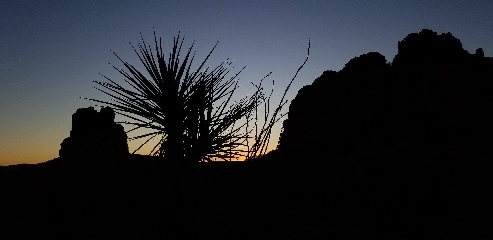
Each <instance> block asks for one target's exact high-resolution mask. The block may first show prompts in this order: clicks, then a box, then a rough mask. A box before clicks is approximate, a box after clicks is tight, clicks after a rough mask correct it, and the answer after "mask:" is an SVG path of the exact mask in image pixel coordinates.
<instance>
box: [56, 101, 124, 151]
mask: <svg viewBox="0 0 493 240" xmlns="http://www.w3.org/2000/svg"><path fill="white" fill-rule="evenodd" d="M114 119H115V112H114V111H113V109H112V108H110V107H103V108H101V110H100V111H99V112H98V111H96V110H95V109H94V108H93V107H88V108H79V109H77V111H76V112H75V113H74V114H73V115H72V130H71V131H70V136H69V137H68V138H65V139H64V140H63V142H62V143H61V148H60V151H59V155H60V157H62V158H83V157H84V158H85V157H122V156H126V155H128V154H129V152H128V145H127V134H126V133H125V131H124V129H123V126H122V125H120V124H117V123H115V122H114Z"/></svg>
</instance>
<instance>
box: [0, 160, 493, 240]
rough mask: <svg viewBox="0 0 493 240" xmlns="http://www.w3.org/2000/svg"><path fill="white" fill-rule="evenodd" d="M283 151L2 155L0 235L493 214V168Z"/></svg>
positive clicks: (309, 232)
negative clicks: (300, 159)
mask: <svg viewBox="0 0 493 240" xmlns="http://www.w3.org/2000/svg"><path fill="white" fill-rule="evenodd" d="M275 155H276V153H274V154H271V155H270V156H269V157H267V158H266V159H264V161H258V162H250V163H238V162H231V163H225V162H222V163H203V164H197V166H195V167H191V166H188V167H183V166H182V167H176V166H171V164H159V162H162V161H161V160H162V159H158V158H151V157H143V156H132V157H129V158H127V159H115V160H108V159H105V160H104V161H103V160H96V159H94V161H92V162H91V161H90V160H86V161H85V162H75V161H74V160H72V159H60V158H58V159H54V160H52V161H48V162H45V163H41V164H37V165H18V166H8V167H0V184H1V185H0V186H1V189H2V197H1V200H0V206H1V221H2V224H1V225H0V226H1V229H0V239H62V238H63V239H116V238H121V237H130V238H131V239H181V238H187V239H190V238H191V239H198V238H202V239H259V238H262V239H263V238H272V239H368V238H376V239H465V238H466V239H467V238H470V237H473V236H474V235H476V236H478V235H479V234H480V233H481V234H482V233H487V230H488V229H489V226H490V224H491V218H492V215H491V211H490V210H491V207H490V205H486V204H485V203H486V197H487V193H488V192H491V191H490V190H488V189H489V188H490V186H489V184H486V182H485V181H486V178H488V179H490V176H488V175H482V174H486V173H487V172H488V171H489V170H482V171H478V172H477V174H472V175H468V176H467V177H471V179H465V177H466V176H465V175H464V176H463V177H460V176H455V177H452V176H450V175H447V174H444V173H436V172H434V173H426V172H422V171H421V172H414V173H413V174H411V172H410V171H401V172H399V171H394V172H382V171H380V170H378V169H361V168H357V167H354V166H350V165H348V164H346V165H342V164H340V165H332V166H318V167H317V168H312V167H310V166H306V165H305V166H303V165H302V164H300V165H298V166H290V165H289V164H283V165H280V164H277V163H278V162H279V161H280V159H279V156H275ZM98 161H99V162H98ZM158 169H163V171H162V172H159V171H158ZM180 171H181V172H182V173H183V174H174V173H178V172H180ZM184 172H187V173H186V174H184Z"/></svg>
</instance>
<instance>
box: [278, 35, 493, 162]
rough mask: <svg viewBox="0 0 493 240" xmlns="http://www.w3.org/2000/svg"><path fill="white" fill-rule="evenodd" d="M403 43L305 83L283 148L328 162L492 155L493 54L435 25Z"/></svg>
mask: <svg viewBox="0 0 493 240" xmlns="http://www.w3.org/2000/svg"><path fill="white" fill-rule="evenodd" d="M398 48H399V50H398V53H397V55H396V56H395V58H394V60H393V61H392V63H391V64H390V63H387V61H386V59H385V57H384V56H382V55H381V54H379V53H367V54H364V55H361V56H359V57H356V58H354V59H352V60H350V61H349V62H348V63H347V64H346V66H345V67H344V68H343V69H342V70H341V71H339V72H334V71H326V72H324V73H323V74H322V75H321V76H320V77H319V78H317V79H316V80H315V81H314V82H313V84H312V85H308V86H305V87H303V88H302V89H301V90H300V91H299V92H298V95H297V96H296V98H295V99H294V100H293V101H292V103H291V106H290V109H289V116H288V119H287V120H286V121H285V122H284V123H283V128H284V129H283V133H282V134H281V137H280V143H279V146H278V148H279V151H280V152H284V153H285V154H287V155H291V154H295V155H299V156H307V157H308V156H310V157H316V158H319V159H318V160H312V161H324V162H337V161H346V160H345V159H352V160H356V161H357V162H358V161H376V159H380V160H378V161H382V160H381V159H391V158H392V159H393V158H400V159H413V160H412V161H414V162H418V161H428V160H430V159H433V160H434V161H438V160H437V158H447V159H450V158H454V159H460V158H464V157H466V156H467V157H471V156H476V159H477V160H479V159H480V158H483V156H487V155H490V153H489V152H488V151H486V149H487V148H488V147H487V146H489V144H490V143H491V140H489V137H488V136H490V135H491V134H492V133H493V128H492V127H491V124H490V123H491V122H492V121H491V120H493V119H492V118H491V117H490V113H489V111H490V109H491V107H492V104H493V101H492V95H491V90H492V87H493V59H492V58H489V57H484V53H483V51H482V50H481V49H478V50H477V51H476V53H475V54H469V53H468V52H467V51H465V50H464V49H463V48H462V45H461V42H460V41H459V40H458V39H457V38H455V37H453V36H452V35H451V34H450V33H446V34H437V33H435V32H433V31H431V30H422V31H421V32H420V33H412V34H409V35H408V36H407V37H406V38H405V39H404V40H402V41H400V42H399V43H398Z"/></svg>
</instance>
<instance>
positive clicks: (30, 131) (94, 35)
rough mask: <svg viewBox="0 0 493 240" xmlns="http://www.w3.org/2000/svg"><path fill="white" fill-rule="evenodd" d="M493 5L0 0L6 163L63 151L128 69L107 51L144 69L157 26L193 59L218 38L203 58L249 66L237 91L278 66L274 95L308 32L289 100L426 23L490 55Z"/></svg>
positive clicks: (390, 53)
mask: <svg viewBox="0 0 493 240" xmlns="http://www.w3.org/2000/svg"><path fill="white" fill-rule="evenodd" d="M492 9H493V1H481V0H478V1H457V0H448V1H413V0H409V1H396V0H388V1H348V0H345V1H318V0H312V1H301V0H300V1H295V0H284V1H255V0H250V1H222V0H221V1H212V0H211V1H199V0H197V1H187V0H180V1H166V0H159V1H157V0H156V1H124V0H118V1H117V0H111V1H110V0H108V1H106V0H100V1H49V0H47V1H24V0H16V1H13V0H12V1H1V2H0V165H13V164H21V163H39V162H45V161H47V160H50V159H53V158H55V157H57V156H58V151H59V149H60V143H61V142H62V141H63V139H64V138H66V137H68V136H69V134H70V129H71V117H72V114H73V113H74V112H75V111H76V110H77V109H78V108H82V107H89V106H94V105H95V103H94V102H91V101H88V100H85V99H84V98H97V99H102V100H107V99H108V98H107V96H105V95H104V94H102V93H100V92H98V91H97V90H96V89H95V88H94V87H96V84H95V83H93V81H102V80H104V79H103V78H102V76H101V75H99V73H101V74H104V75H105V76H108V77H109V78H111V79H113V80H116V81H119V82H122V81H123V78H122V77H121V75H119V74H118V73H117V72H116V71H115V70H114V69H113V68H112V65H111V64H113V65H115V66H117V67H122V66H121V64H119V62H118V59H117V58H116V57H115V56H114V55H113V54H112V51H113V52H115V53H117V54H118V55H119V56H120V57H121V58H122V59H124V60H125V61H127V62H129V63H131V64H134V65H135V66H139V67H140V65H139V61H138V58H137V57H136V55H135V53H134V52H133V50H132V47H131V44H133V45H136V44H138V43H139V42H140V41H141V35H142V37H143V38H144V40H147V41H148V42H151V41H152V40H153V32H154V31H155V32H156V35H157V36H158V37H162V41H163V48H164V49H165V51H166V52H169V49H170V47H171V46H172V41H173V37H175V36H177V34H178V33H179V32H180V36H182V37H184V38H185V43H184V44H185V46H187V48H188V47H189V46H190V44H191V43H192V42H195V45H194V49H195V51H196V52H197V56H196V57H197V59H203V58H204V57H205V55H206V54H207V53H208V52H209V51H210V50H211V49H212V47H213V46H214V45H215V43H216V42H217V41H219V44H218V46H217V48H216V50H215V51H214V53H213V55H212V57H211V59H210V61H209V62H208V64H210V66H217V65H218V64H219V63H221V62H222V61H224V60H226V59H228V58H229V59H230V60H234V63H233V66H234V67H235V69H241V68H242V67H244V66H246V68H245V70H244V71H243V72H242V73H241V74H240V75H239V82H240V85H242V88H240V90H239V92H238V94H239V95H240V96H242V95H245V94H248V93H249V92H251V91H252V89H251V88H249V87H251V84H250V83H251V82H254V83H258V81H260V79H261V78H262V77H264V76H265V75H267V74H268V73H270V72H272V75H271V76H270V77H269V78H268V80H269V81H267V82H270V80H275V86H274V96H273V100H279V99H280V96H281V94H282V92H283V91H284V88H285V87H286V86H287V84H288V82H289V81H290V80H291V78H292V77H293V76H294V74H295V72H296V70H297V69H298V67H299V66H300V65H301V64H302V63H303V61H304V59H305V57H306V56H307V48H308V42H309V39H310V46H311V47H310V56H309V60H308V62H307V63H306V65H305V67H304V68H303V69H302V70H301V72H300V73H299V75H298V76H297V78H296V79H295V81H294V83H293V85H292V87H291V89H290V90H289V92H288V95H287V99H293V98H294V97H295V96H296V93H297V91H298V90H299V89H300V88H301V87H303V86H305V85H309V84H311V83H312V82H313V81H314V80H315V79H316V78H317V77H318V76H320V75H321V74H322V73H323V72H324V71H326V70H336V71H338V70H340V69H342V68H343V67H344V64H345V63H347V62H348V61H349V60H350V59H352V58H354V57H356V56H359V55H362V54H365V53H368V52H380V53H381V54H383V55H384V56H385V57H386V59H387V61H389V62H391V61H392V59H393V57H394V56H395V54H396V53H397V43H398V41H400V40H402V39H403V38H404V37H405V36H406V35H408V34H410V33H414V32H419V31H420V30H421V29H425V28H426V29H431V30H433V31H435V32H438V33H446V32H450V33H452V34H453V35H454V36H455V37H456V38H458V39H460V40H461V42H462V45H463V47H464V49H466V50H467V51H469V52H471V53H472V52H474V51H475V50H476V49H477V48H483V50H484V52H485V55H486V56H489V57H492V56H493V14H492V13H491V10H492ZM129 42H130V43H131V44H130V43H129ZM109 63H110V64H109ZM286 110H287V108H285V111H286ZM117 120H118V119H117ZM280 127H281V126H280V124H278V125H277V126H276V127H275V129H274V130H273V137H272V139H271V144H272V145H271V148H275V146H276V144H277V140H278V137H279V131H280ZM129 148H130V151H133V150H134V149H135V148H136V144H134V143H129ZM139 153H140V152H139ZM141 154H145V152H142V153H141Z"/></svg>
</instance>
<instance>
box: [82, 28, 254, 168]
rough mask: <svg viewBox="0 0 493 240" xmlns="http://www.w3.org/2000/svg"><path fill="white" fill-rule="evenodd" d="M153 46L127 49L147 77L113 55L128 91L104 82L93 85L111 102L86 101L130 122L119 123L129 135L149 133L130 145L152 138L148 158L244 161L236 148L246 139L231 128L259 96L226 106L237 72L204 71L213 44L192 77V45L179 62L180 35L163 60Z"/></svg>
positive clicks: (160, 51) (227, 66)
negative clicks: (104, 106)
mask: <svg viewBox="0 0 493 240" xmlns="http://www.w3.org/2000/svg"><path fill="white" fill-rule="evenodd" d="M154 43H155V46H154V52H153V50H152V48H151V46H150V45H149V46H148V45H146V43H145V41H144V40H143V38H142V43H140V44H138V50H137V49H135V47H133V46H132V47H133V48H134V51H135V53H136V54H137V56H138V58H139V60H140V61H141V63H142V64H143V66H144V67H145V69H146V73H142V72H140V71H139V70H138V69H137V68H136V67H134V66H133V65H131V64H129V63H128V62H125V61H123V60H122V59H121V58H120V57H118V55H117V54H115V55H116V56H117V57H118V59H120V61H121V62H122V63H123V64H124V66H125V68H124V69H118V68H116V67H114V66H113V67H114V68H115V69H116V70H117V71H118V72H119V73H120V74H122V75H123V76H124V79H125V82H126V83H127V84H129V85H130V86H131V87H130V88H125V87H123V86H122V85H121V84H119V83H117V82H115V81H113V80H111V79H109V78H107V77H105V79H106V80H107V82H99V81H95V83H97V84H98V85H99V86H100V88H97V89H98V90H100V91H101V92H103V93H105V94H107V95H109V96H110V97H112V101H101V100H97V99H90V100H93V101H96V102H100V103H104V104H107V105H110V106H112V107H113V108H114V109H115V111H116V112H117V113H119V114H121V115H123V116H125V117H127V118H128V119H130V120H128V121H125V122H124V123H126V124H129V125H132V126H133V128H132V129H130V130H129V131H128V132H132V131H135V130H137V129H141V128H145V129H148V130H151V132H149V133H145V134H141V135H138V136H135V137H133V138H131V139H130V140H135V139H142V138H144V139H145V141H144V142H143V143H142V145H140V147H138V148H137V149H136V150H135V151H138V150H139V149H140V148H142V146H144V145H145V144H147V143H149V142H150V141H151V140H152V139H156V138H157V140H158V141H157V142H158V143H157V144H156V145H155V146H154V147H153V150H152V152H151V154H152V155H159V156H168V157H172V158H179V159H187V160H190V161H201V160H211V159H217V158H219V159H227V158H230V157H231V156H233V157H238V156H241V155H245V152H246V150H241V148H238V147H239V146H241V145H245V144H246V141H245V139H246V138H247V137H248V136H246V135H245V134H244V133H243V132H240V130H241V128H242V127H243V125H240V126H237V125H235V124H236V123H237V121H238V120H239V119H241V118H242V117H244V116H245V115H247V114H249V113H250V112H252V111H253V110H254V109H255V108H257V106H258V104H259V101H260V99H261V98H262V94H263V93H262V92H261V90H257V91H256V92H255V93H254V94H252V95H251V96H250V97H249V98H242V99H240V100H239V101H236V102H232V101H231V99H232V96H233V94H234V93H235V91H236V89H237V88H238V81H237V78H236V77H237V76H238V74H239V73H240V72H241V70H240V71H239V72H238V73H236V74H234V75H233V76H232V77H229V78H227V75H228V73H229V72H230V70H231V69H230V65H231V62H229V61H226V62H224V63H222V64H220V65H219V66H217V67H216V68H213V69H211V68H204V64H205V63H206V62H207V60H208V59H209V57H210V55H211V54H212V52H213V51H214V49H215V48H216V46H217V43H216V45H215V46H214V48H213V49H212V50H211V52H210V53H209V54H208V55H207V57H206V58H205V59H204V60H203V61H202V63H201V64H200V65H199V67H198V68H197V69H196V70H195V71H191V66H192V63H193V59H194V54H192V48H193V44H192V46H191V47H190V48H189V49H188V51H187V52H186V55H185V56H184V58H183V59H181V55H180V53H181V48H182V45H183V39H181V38H180V36H179V35H178V37H176V38H175V39H174V42H173V48H172V51H171V53H170V54H169V56H168V58H166V57H165V54H164V52H163V49H162V44H161V39H159V42H158V40H157V38H156V35H155V34H154ZM146 74H147V75H146ZM135 151H134V152H135Z"/></svg>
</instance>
